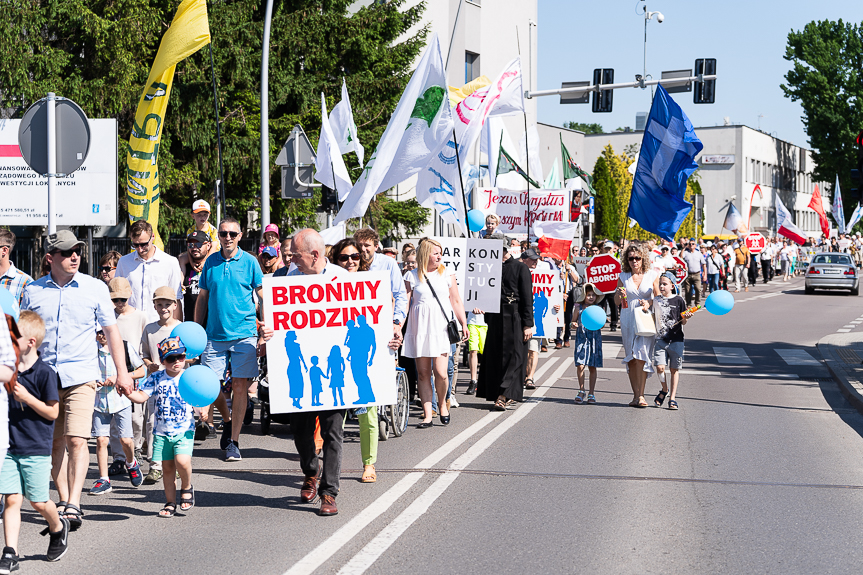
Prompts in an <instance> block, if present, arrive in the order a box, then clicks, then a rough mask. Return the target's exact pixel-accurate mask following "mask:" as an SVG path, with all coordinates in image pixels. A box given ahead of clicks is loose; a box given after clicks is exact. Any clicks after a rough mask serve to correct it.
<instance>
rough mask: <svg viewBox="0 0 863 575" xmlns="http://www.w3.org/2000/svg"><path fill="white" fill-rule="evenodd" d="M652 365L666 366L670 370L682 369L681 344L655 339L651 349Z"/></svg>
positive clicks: (680, 342) (679, 342)
mask: <svg viewBox="0 0 863 575" xmlns="http://www.w3.org/2000/svg"><path fill="white" fill-rule="evenodd" d="M653 365H667V366H668V367H669V368H670V369H680V368H682V367H683V342H682V341H672V342H667V341H665V340H663V339H661V338H656V345H655V346H654V348H653Z"/></svg>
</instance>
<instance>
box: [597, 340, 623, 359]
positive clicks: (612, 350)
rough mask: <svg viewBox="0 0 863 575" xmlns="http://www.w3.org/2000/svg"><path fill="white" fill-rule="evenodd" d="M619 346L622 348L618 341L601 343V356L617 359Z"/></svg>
mask: <svg viewBox="0 0 863 575" xmlns="http://www.w3.org/2000/svg"><path fill="white" fill-rule="evenodd" d="M621 348H623V346H622V345H620V344H619V343H603V344H602V357H607V358H608V359H617V356H618V354H619V353H620V350H621Z"/></svg>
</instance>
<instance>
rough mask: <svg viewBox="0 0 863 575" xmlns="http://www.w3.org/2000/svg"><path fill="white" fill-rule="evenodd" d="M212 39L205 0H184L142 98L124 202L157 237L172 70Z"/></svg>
mask: <svg viewBox="0 0 863 575" xmlns="http://www.w3.org/2000/svg"><path fill="white" fill-rule="evenodd" d="M209 43H210V26H209V23H208V21H207V3H206V1H205V0H183V2H182V3H181V4H180V6H179V7H178V8H177V13H176V14H175V15H174V21H173V22H171V27H170V28H168V31H167V32H165V35H164V36H162V42H161V44H159V52H158V53H157V54H156V59H155V60H154V61H153V67H152V68H150V76H149V77H148V78H147V83H146V84H145V86H144V93H143V94H142V95H141V100H140V101H139V102H138V110H137V112H136V113H135V123H134V125H133V127H132V135H131V136H130V137H129V151H128V152H127V153H126V200H127V207H128V210H129V220H130V222H135V221H137V220H146V221H148V222H150V224H151V225H152V226H153V233H154V241H155V244H156V245H157V246H158V247H159V249H163V243H162V239H161V238H160V237H159V231H158V227H159V168H158V165H157V160H158V159H159V142H160V141H161V140H162V127H163V126H164V123H165V122H164V120H165V111H166V110H167V108H168V98H170V96H171V85H172V84H173V81H174V69H175V68H176V66H177V62H180V61H182V60H184V59H186V58H188V57H189V56H191V55H192V54H194V53H195V52H197V51H198V50H200V49H201V48H203V47H204V46H206V45H207V44H209Z"/></svg>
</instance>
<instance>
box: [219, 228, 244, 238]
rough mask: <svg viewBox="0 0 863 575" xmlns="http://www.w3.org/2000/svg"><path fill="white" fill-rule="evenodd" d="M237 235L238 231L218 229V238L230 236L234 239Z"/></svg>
mask: <svg viewBox="0 0 863 575" xmlns="http://www.w3.org/2000/svg"><path fill="white" fill-rule="evenodd" d="M238 235H240V232H228V231H225V230H221V231H219V237H220V238H227V237H228V236H231V239H232V240H235V239H237V236H238Z"/></svg>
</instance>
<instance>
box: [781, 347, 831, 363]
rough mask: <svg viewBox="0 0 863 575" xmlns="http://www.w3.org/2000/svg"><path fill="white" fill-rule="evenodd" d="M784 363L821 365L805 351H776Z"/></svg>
mask: <svg viewBox="0 0 863 575" xmlns="http://www.w3.org/2000/svg"><path fill="white" fill-rule="evenodd" d="M774 351H775V352H776V353H778V354H779V355H780V356H781V357H782V359H784V360H785V363H787V364H788V365H821V362H820V361H818V360H817V359H815V358H814V357H812V355H811V354H810V353H809V352H808V351H806V350H805V349H776V350H774Z"/></svg>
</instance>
